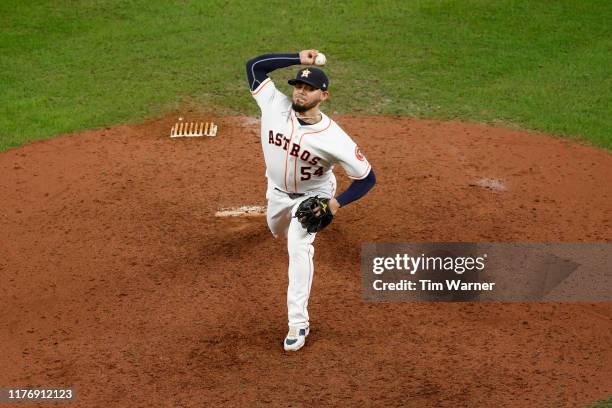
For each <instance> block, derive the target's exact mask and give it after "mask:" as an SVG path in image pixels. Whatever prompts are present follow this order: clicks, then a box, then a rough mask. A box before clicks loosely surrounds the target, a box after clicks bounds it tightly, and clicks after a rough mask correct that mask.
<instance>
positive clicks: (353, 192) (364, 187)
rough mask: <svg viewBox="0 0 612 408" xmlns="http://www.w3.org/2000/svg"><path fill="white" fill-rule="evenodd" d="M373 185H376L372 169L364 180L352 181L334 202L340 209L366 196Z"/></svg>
mask: <svg viewBox="0 0 612 408" xmlns="http://www.w3.org/2000/svg"><path fill="white" fill-rule="evenodd" d="M374 184H376V176H375V175H374V169H370V173H369V174H368V176H367V177H366V178H364V179H361V180H355V181H353V182H352V183H351V185H350V186H349V188H347V189H346V191H345V192H344V193H342V194H340V195H339V196H338V197H336V200H337V201H338V203H339V204H340V207H344V206H345V205H347V204H349V203H352V202H353V201H355V200H359V199H360V198H361V197H363V196H364V195H366V194H367V193H368V191H370V190H371V189H372V187H374Z"/></svg>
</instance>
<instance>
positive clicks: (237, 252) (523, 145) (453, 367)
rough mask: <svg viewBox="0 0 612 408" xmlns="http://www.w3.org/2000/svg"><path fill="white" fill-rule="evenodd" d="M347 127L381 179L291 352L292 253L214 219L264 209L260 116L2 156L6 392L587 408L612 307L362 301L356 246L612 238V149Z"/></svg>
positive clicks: (252, 226)
mask: <svg viewBox="0 0 612 408" xmlns="http://www.w3.org/2000/svg"><path fill="white" fill-rule="evenodd" d="M194 119H196V118H194ZM204 119H210V117H206V118H204ZM336 119H337V121H338V122H339V123H340V124H341V125H342V126H343V127H344V128H345V129H346V130H347V131H348V133H349V134H351V135H352V136H353V137H354V138H355V139H356V140H357V141H358V142H359V144H360V146H361V147H362V149H363V151H364V152H365V153H366V155H367V157H368V159H369V160H370V161H371V163H372V164H373V167H374V168H375V170H376V174H377V178H378V184H377V186H376V187H375V189H374V190H373V191H372V192H371V193H370V194H369V195H368V196H367V197H366V198H365V199H363V200H361V201H359V202H358V203H355V204H352V205H350V206H348V207H347V208H345V209H342V210H341V211H340V213H339V214H338V217H337V219H336V221H335V222H334V223H333V224H332V225H331V226H330V228H329V229H328V230H326V231H325V232H323V233H322V234H320V236H319V238H318V239H317V245H316V249H317V254H316V255H315V265H316V272H315V280H314V284H313V289H312V296H311V300H310V315H311V319H312V322H311V323H312V333H311V335H310V336H309V337H308V342H307V345H306V347H305V348H304V349H303V350H301V351H300V352H299V353H295V354H291V355H287V354H285V353H284V352H283V351H282V339H283V337H284V335H285V334H286V306H285V287H286V284H287V272H286V268H287V255H286V250H285V244H284V243H283V242H282V241H275V240H274V239H273V238H272V236H271V234H270V233H269V231H268V230H267V227H266V225H265V219H264V218H262V217H248V218H233V217H229V218H216V217H215V216H214V214H215V212H216V211H217V210H219V209H220V208H232V207H240V206H244V205H254V206H256V205H265V201H264V194H265V191H264V189H265V177H264V165H263V157H262V152H261V146H260V145H259V138H258V134H259V133H258V122H257V121H256V120H253V119H251V118H244V117H232V118H229V117H224V118H220V119H218V123H219V134H218V136H217V138H215V139H211V138H196V139H170V138H169V137H168V135H169V130H170V126H171V123H172V122H173V120H174V118H164V119H160V120H156V121H152V122H149V123H146V124H143V125H135V126H121V127H117V128H112V129H106V130H103V131H95V132H93V131H92V132H84V133H81V134H77V135H69V136H63V137H58V138H55V139H52V140H49V141H44V142H38V143H33V144H30V145H27V146H24V147H22V148H19V149H13V150H10V151H8V152H4V153H0V172H1V174H2V175H1V176H0V197H2V201H3V203H2V207H1V208H0V226H1V233H0V278H1V282H2V285H1V286H0V296H1V298H2V307H1V308H0V345H1V346H2V353H0V386H2V387H24V386H27V385H32V386H44V387H51V386H56V387H60V386H74V387H75V388H76V391H77V400H78V401H77V403H75V404H67V406H79V407H94V406H96V407H101V406H105V407H162V406H163V407H170V406H172V407H196V406H198V407H199V406H242V405H267V404H269V405H275V406H314V405H335V406H373V405H378V406H406V407H463V406H466V407H467V406H470V407H474V406H483V407H499V406H509V407H543V406H567V407H574V406H577V405H580V404H584V403H588V402H592V401H594V400H597V399H600V398H603V397H608V396H609V395H611V394H612V380H611V379H612V347H611V345H612V334H611V333H612V303H598V304H559V303H557V304H553V303H547V304H544V303H540V304H499V303H498V304H476V303H465V304H426V303H380V304H379V303H364V302H363V301H362V300H361V294H360V280H359V250H360V244H361V243H362V242H367V241H398V242H414V241H521V242H525V241H532V242H537V241H552V242H557V241H586V242H593V241H612V183H610V175H611V174H612V155H611V154H610V153H609V152H605V151H601V150H597V149H594V148H591V147H587V146H583V145H579V144H577V143H574V142H569V141H565V140H561V139H556V138H552V137H548V136H545V135H541V134H537V133H527V132H521V131H515V130H505V129H498V128H492V127H488V126H484V125H473V124H464V123H459V122H446V123H445V122H437V121H422V120H416V119H411V118H401V117H350V116H342V117H337V118H336ZM186 120H190V118H189V117H186ZM337 174H338V175H339V177H338V178H339V180H340V181H341V182H340V185H339V191H342V190H343V188H344V187H346V186H347V185H348V182H347V180H346V178H344V177H342V170H341V169H338V173H337ZM20 406H24V407H26V406H28V405H26V404H23V405H20Z"/></svg>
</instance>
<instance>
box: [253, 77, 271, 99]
mask: <svg viewBox="0 0 612 408" xmlns="http://www.w3.org/2000/svg"><path fill="white" fill-rule="evenodd" d="M270 82H272V79H270V78H268V79H266V80H265V81H263V82H262V83H261V84H259V86H258V87H257V88H256V89H255V90H253V91H251V95H253V96H255V95H257V94H258V93H259V92H260V91H261V90H262V89H264V88H265V86H266V85H268V84H269V83H270Z"/></svg>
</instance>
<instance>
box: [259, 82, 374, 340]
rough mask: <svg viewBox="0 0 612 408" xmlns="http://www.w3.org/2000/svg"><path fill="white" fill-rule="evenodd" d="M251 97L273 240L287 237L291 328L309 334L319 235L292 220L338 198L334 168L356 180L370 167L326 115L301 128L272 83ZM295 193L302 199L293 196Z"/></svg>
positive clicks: (366, 172) (286, 100)
mask: <svg viewBox="0 0 612 408" xmlns="http://www.w3.org/2000/svg"><path fill="white" fill-rule="evenodd" d="M251 94H252V95H253V98H255V100H256V101H257V104H258V105H259V107H260V109H261V113H262V116H261V145H262V148H263V152H264V158H265V162H266V177H267V179H268V189H267V193H266V198H267V200H268V210H267V221H268V226H269V228H270V231H271V232H272V234H274V236H275V237H283V236H286V237H287V250H288V253H289V287H288V289H287V309H288V316H289V326H290V327H297V328H306V327H308V325H309V318H308V298H309V296H310V288H311V286H312V278H313V273H314V265H313V256H314V247H313V245H312V244H313V241H314V239H315V236H316V234H309V233H308V232H306V230H305V229H304V228H303V227H302V225H301V224H300V223H299V222H298V220H297V219H296V218H294V217H293V216H294V215H295V211H296V209H297V207H298V206H299V204H300V202H301V201H303V200H304V199H306V198H307V197H308V196H311V195H317V194H318V195H319V196H325V197H328V198H333V197H334V195H335V192H336V178H335V176H334V173H333V169H334V165H335V164H336V163H339V164H340V165H341V166H342V167H343V168H344V170H345V171H346V173H347V175H348V177H350V178H352V179H355V180H360V179H364V178H365V177H367V176H368V174H369V172H370V169H371V166H370V164H369V163H368V161H367V159H366V158H365V156H364V155H363V154H362V153H361V151H360V150H359V148H358V147H357V145H356V144H355V142H353V140H352V139H351V138H350V137H349V136H348V135H347V134H346V133H345V132H344V131H343V130H342V129H341V128H340V126H338V124H336V122H334V121H333V120H331V119H330V118H329V117H328V116H327V115H325V114H322V120H321V121H320V122H318V123H316V124H313V125H302V124H300V123H299V121H298V120H297V118H296V115H295V112H294V111H293V109H292V108H291V98H289V97H288V96H286V95H284V94H283V93H282V92H280V91H279V90H277V89H276V86H275V85H274V82H273V81H272V80H271V79H270V78H267V79H266V80H265V81H263V82H262V83H261V84H259V86H258V87H257V88H256V89H255V90H253V91H252V92H251ZM288 193H289V194H288ZM295 193H298V194H300V193H301V194H303V195H301V196H299V197H298V196H296V195H293V196H290V194H295Z"/></svg>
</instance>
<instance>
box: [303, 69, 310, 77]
mask: <svg viewBox="0 0 612 408" xmlns="http://www.w3.org/2000/svg"><path fill="white" fill-rule="evenodd" d="M308 75H310V71H309V70H308V68H306V69H305V70H303V71H302V78H304V77H306V78H308Z"/></svg>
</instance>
